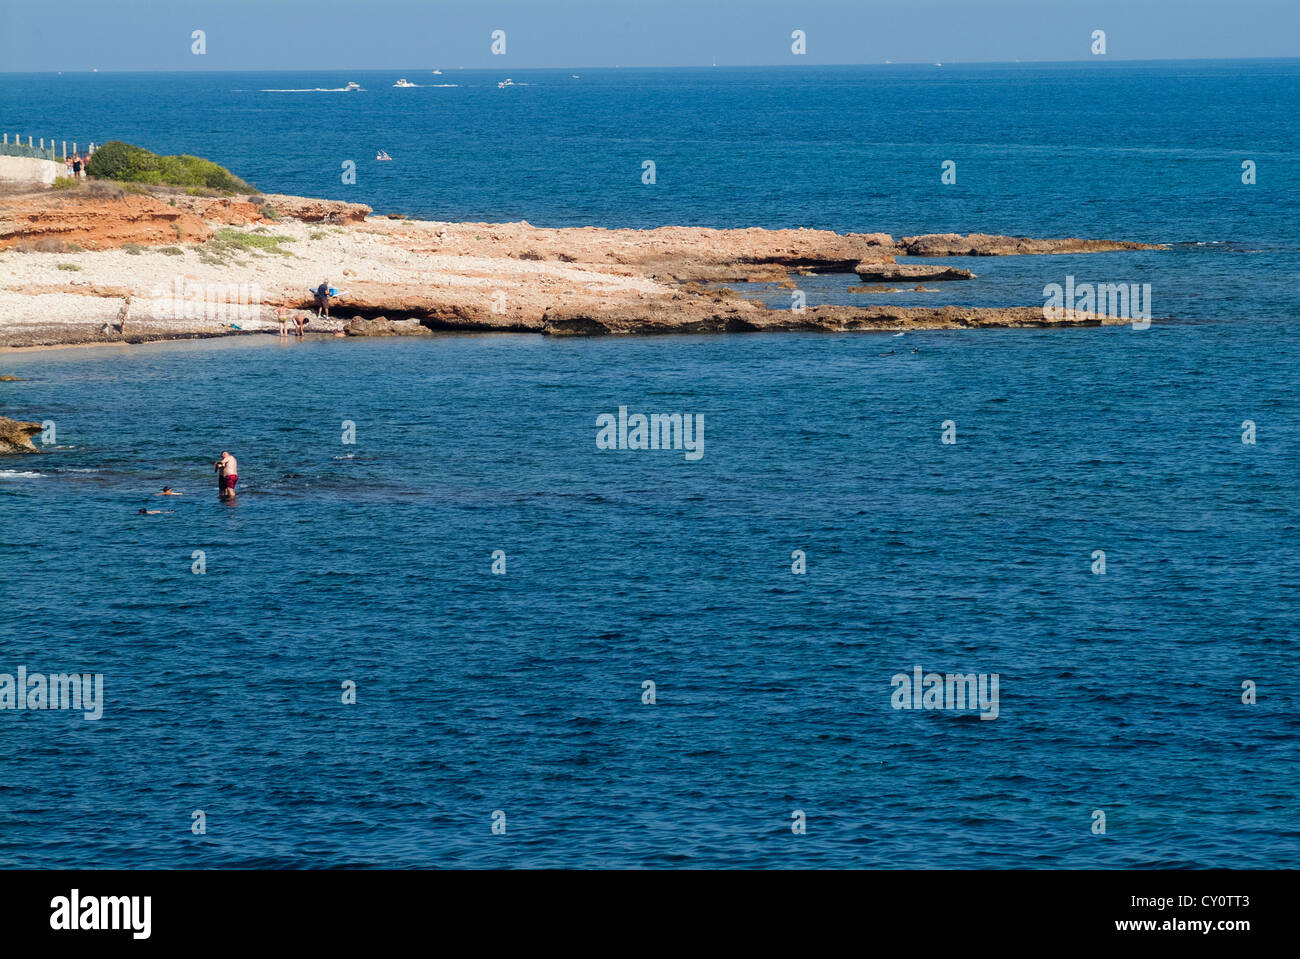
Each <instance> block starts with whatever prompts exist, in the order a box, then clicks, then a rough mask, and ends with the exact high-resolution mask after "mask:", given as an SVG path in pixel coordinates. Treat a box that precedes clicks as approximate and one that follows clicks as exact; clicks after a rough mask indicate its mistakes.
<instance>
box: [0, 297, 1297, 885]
mask: <svg viewBox="0 0 1300 959" xmlns="http://www.w3.org/2000/svg"><path fill="white" fill-rule="evenodd" d="M903 343H906V344H910V345H916V346H918V347H919V348H920V352H919V353H916V354H912V353H910V352H909V353H901V352H896V353H895V354H894V355H892V356H887V357H880V356H878V355H877V354H878V353H880V352H885V351H887V350H889V349H897V348H898V347H899V344H903ZM1297 345H1298V344H1297V338H1296V334H1295V332H1294V330H1290V329H1284V328H1279V327H1278V326H1277V325H1268V324H1263V323H1247V324H1242V323H1209V324H1182V325H1176V326H1159V325H1158V326H1155V327H1153V328H1152V329H1151V330H1148V331H1144V332H1137V331H1134V330H1132V329H1130V328H1128V327H1118V328H1104V329H1086V330H1065V331H1033V330H1024V331H967V332H960V331H959V332H943V333H932V334H920V335H913V334H909V335H908V336H906V337H903V338H895V337H892V336H889V335H888V334H871V335H853V336H814V335H750V336H720V337H709V338H689V337H686V338H678V337H663V338H645V339H639V338H633V339H623V340H614V339H594V340H552V339H546V338H541V337H527V336H480V337H473V336H459V337H456V336H446V337H435V338H431V339H428V340H420V341H401V342H395V341H386V342H378V341H376V342H356V341H343V342H340V341H331V340H327V341H318V342H311V341H309V342H305V343H290V344H288V345H285V346H281V345H278V344H276V343H275V342H274V340H270V341H269V342H268V338H263V337H252V338H241V339H234V340H226V341H217V342H201V343H193V344H159V345H154V346H145V347H132V348H129V349H126V350H117V349H98V348H96V349H82V350H67V351H52V352H46V353H42V354H36V355H28V356H15V355H13V354H10V355H6V356H4V357H2V358H0V367H3V368H4V370H5V371H6V372H10V371H13V372H20V373H21V374H23V375H29V376H31V377H33V378H32V380H30V381H29V382H26V383H17V384H14V383H11V384H5V388H6V390H8V391H10V392H9V393H8V394H7V396H6V400H7V402H6V406H8V402H9V401H8V397H14V396H21V403H22V406H23V407H24V408H26V409H31V410H40V411H41V414H40V415H41V416H42V418H48V419H52V420H54V421H55V423H56V430H57V441H58V443H59V444H61V445H64V446H67V447H70V448H68V449H61V450H58V451H54V452H49V453H46V454H44V455H41V456H40V457H29V458H25V459H23V460H21V461H19V462H20V466H19V467H16V468H20V469H22V470H23V471H24V472H32V471H34V472H37V473H39V475H38V476H35V477H33V476H16V475H12V474H10V475H5V476H3V478H0V511H3V515H4V517H5V522H4V523H3V524H2V525H0V540H2V542H0V546H2V552H0V573H2V574H3V577H4V581H5V583H6V586H7V595H8V598H9V610H8V614H7V616H6V617H5V620H4V622H3V624H2V625H0V637H2V638H3V649H4V654H5V655H4V663H3V665H0V670H3V671H9V672H13V671H15V670H16V668H17V666H18V665H20V664H26V665H28V667H29V670H31V671H37V670H45V671H62V670H72V669H76V670H85V671H91V672H102V673H103V674H104V682H105V698H106V706H105V711H104V717H103V718H102V719H101V720H99V721H97V722H96V721H86V720H84V719H81V718H79V717H75V716H72V715H69V714H67V713H56V712H50V711H47V712H32V711H28V712H22V713H18V712H6V713H0V721H3V722H4V723H5V724H6V727H7V729H8V731H7V732H6V733H5V738H6V742H7V743H8V744H10V748H8V749H6V750H5V754H4V757H3V759H0V766H3V775H2V776H0V784H2V785H0V860H3V861H4V862H6V863H7V864H10V865H21V866H35V865H45V866H50V865H81V866H109V865H126V866H151V865H156V866H164V865H169V866H235V865H282V866H310V865H340V864H369V865H412V866H415V865H457V864H458V865H471V866H502V865H512V866H542V865H605V866H631V865H648V866H655V865H670V864H674V863H683V864H685V863H689V864H691V865H697V866H776V867H785V866H908V867H911V866H948V867H956V866H1036V865H1055V866H1084V867H1092V866H1098V867H1101V866H1149V865H1188V866H1251V865H1288V866H1294V865H1296V864H1297V862H1298V859H1297V853H1296V850H1297V844H1296V838H1297V830H1296V822H1295V818H1294V812H1293V801H1294V795H1295V789H1296V786H1297V781H1296V778H1297V777H1296V769H1297V768H1298V767H1297V765H1296V760H1297V758H1298V757H1297V749H1296V733H1297V731H1298V729H1297V726H1298V724H1297V721H1296V719H1295V710H1294V705H1295V700H1294V695H1293V693H1292V691H1291V688H1290V686H1289V681H1288V678H1287V677H1288V676H1289V675H1290V672H1291V667H1292V666H1293V665H1294V661H1295V637H1296V627H1297V622H1296V612H1295V604H1294V595H1295V593H1294V591H1295V589H1296V588H1297V585H1298V583H1297V579H1298V577H1297V573H1296V570H1297V565H1296V559H1297V556H1296V545H1295V544H1296V535H1295V534H1296V525H1297V503H1300V479H1297V475H1298V474H1297V469H1296V467H1297V465H1300V463H1298V462H1297V454H1296V448H1295V445H1294V442H1293V437H1294V436H1295V435H1296V429H1297V426H1298V425H1300V424H1298V423H1297V417H1296V412H1295V406H1294V403H1293V402H1291V396H1292V395H1293V387H1294V370H1295V368H1296V365H1295V364H1296V359H1297V353H1298V352H1300V351H1298V350H1297ZM17 390H21V393H18V392H16V391H17ZM620 405H626V406H628V407H629V408H630V409H631V410H632V411H638V410H640V411H644V412H691V413H702V414H703V415H704V422H705V433H704V438H705V446H704V455H703V457H702V458H701V459H699V460H698V461H695V462H688V461H687V460H686V459H685V456H684V454H683V453H682V452H676V451H621V452H620V451H600V450H597V449H596V445H595V435H596V426H595V420H596V417H597V416H598V415H599V414H600V413H603V412H614V411H616V410H617V407H618V406H620ZM1247 418H1249V419H1253V420H1254V421H1256V423H1257V424H1258V443H1257V444H1256V445H1253V446H1251V445H1246V444H1243V443H1242V442H1241V438H1240V433H1241V431H1240V424H1241V422H1242V421H1243V419H1247ZM945 419H952V420H954V421H955V422H956V423H957V428H958V442H957V444H956V445H953V446H945V445H942V444H941V443H940V432H941V422H942V421H943V420H945ZM343 420H352V421H354V422H355V424H356V443H355V444H354V445H345V444H343V443H342V442H341V438H342V422H343ZM221 449H230V450H232V451H234V452H235V453H236V455H237V456H238V457H239V460H240V464H241V465H240V474H241V478H240V486H239V489H240V494H239V498H238V504H237V505H235V506H225V505H221V504H220V503H218V501H217V499H216V495H215V485H214V480H213V477H212V474H211V472H210V470H211V466H210V463H211V460H212V459H214V458H215V455H216V453H218V452H219V451H220V450H221ZM6 465H8V464H6ZM163 484H168V485H172V486H174V487H176V488H178V489H181V490H183V491H184V493H185V495H184V496H183V497H182V498H180V499H173V500H163V499H160V498H157V497H151V496H150V494H151V492H153V491H155V490H156V489H158V488H159V487H160V486H161V485H163ZM160 503H161V504H163V505H164V508H171V509H175V510H176V512H175V513H174V514H171V515H164V516H148V517H145V516H139V515H138V514H136V512H135V511H136V510H137V509H138V508H140V507H141V506H143V505H148V506H158V505H159V504H160ZM497 549H501V550H504V551H505V553H506V563H507V566H506V573H505V575H493V574H492V573H491V571H490V567H491V562H492V553H493V551H494V550H497ZM795 549H802V550H805V551H806V554H807V564H808V565H807V573H806V574H805V575H803V576H796V575H794V574H792V572H791V553H792V551H793V550H795ZM1095 549H1104V550H1105V551H1106V556H1107V571H1106V573H1105V575H1101V576H1098V575H1093V573H1092V572H1091V571H1090V566H1091V564H1092V559H1091V554H1092V552H1093V550H1095ZM195 550H202V551H204V553H205V554H206V572H205V573H204V574H202V575H196V574H194V573H193V572H191V566H192V563H193V558H192V556H193V552H194V551H195ZM917 664H920V665H922V666H924V667H925V669H926V670H936V671H939V672H997V673H999V674H1000V683H1001V685H1000V689H1001V692H1000V712H999V716H998V718H997V719H996V721H992V722H982V721H979V720H978V719H975V718H974V715H972V714H970V713H965V714H958V713H949V712H939V711H908V710H895V709H893V708H891V705H890V694H891V692H892V688H891V685H890V683H891V677H892V676H893V675H894V674H895V673H898V672H906V673H910V672H911V670H912V668H913V666H915V665H917ZM348 679H351V680H354V681H355V682H356V683H357V703H356V705H348V706H345V705H343V704H342V703H341V702H340V698H341V690H340V684H341V683H342V682H343V681H344V680H348ZM647 679H650V680H653V681H654V682H655V683H656V685H657V702H656V704H654V705H645V704H643V703H642V702H641V695H642V682H643V681H644V680H647ZM1244 679H1253V680H1254V681H1256V682H1257V683H1258V686H1259V689H1260V697H1259V702H1258V704H1257V705H1254V706H1243V705H1242V704H1241V702H1240V695H1241V682H1242V680H1244ZM197 809H202V810H204V811H205V812H206V814H207V817H208V819H207V823H208V831H207V834H206V835H205V836H202V837H196V836H193V835H192V834H191V833H190V831H189V827H190V821H191V819H190V817H191V813H192V812H193V811H194V810H197ZM795 809H803V810H804V811H805V812H806V814H807V816H808V822H809V828H808V834H807V835H806V836H802V837H795V836H793V835H792V834H791V831H790V828H789V824H790V822H791V819H790V816H791V813H792V811H793V810H795ZM1094 809H1103V810H1105V811H1106V813H1107V816H1108V833H1107V835H1106V836H1105V837H1097V836H1094V835H1092V834H1091V833H1090V828H1089V827H1090V825H1091V819H1090V816H1091V814H1092V811H1093V810H1094ZM494 810H502V811H504V812H505V813H506V816H507V832H506V834H505V835H504V836H495V835H493V834H492V832H491V829H490V826H491V820H490V816H491V814H492V812H493V811H494Z"/></svg>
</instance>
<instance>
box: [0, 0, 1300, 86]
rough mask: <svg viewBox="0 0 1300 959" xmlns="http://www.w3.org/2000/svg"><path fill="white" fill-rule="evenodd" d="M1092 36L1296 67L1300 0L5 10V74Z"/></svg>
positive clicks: (531, 62) (648, 58)
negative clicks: (1279, 60)
mask: <svg viewBox="0 0 1300 959" xmlns="http://www.w3.org/2000/svg"><path fill="white" fill-rule="evenodd" d="M196 29H201V30H204V31H206V34H207V53H206V55H204V56H195V55H193V54H192V53H191V51H190V45H191V39H190V34H191V31H193V30H196ZM495 29H502V30H505V31H506V42H507V46H506V55H505V56H493V55H492V54H491V53H490V50H489V46H490V42H491V40H490V34H491V32H492V31H493V30H495ZM795 29H801V30H804V31H805V32H806V34H807V54H806V56H803V57H796V56H794V55H792V54H791V51H790V44H791V40H790V34H791V31H793V30H795ZM1095 29H1102V30H1105V31H1106V39H1107V56H1108V57H1109V58H1110V59H1116V60H1147V59H1151V60H1159V59H1201V58H1208V59H1228V58H1238V57H1294V56H1300V0H0V70H5V71H51V70H89V69H91V68H92V67H97V68H99V69H100V70H258V69H262V70H265V69H297V70H310V69H321V70H336V69H353V70H364V69H402V68H411V69H415V68H417V67H428V68H433V67H443V68H447V67H457V66H465V67H470V68H474V67H502V68H526V67H589V66H590V67H595V66H615V65H622V66H629V67H630V66H707V65H709V64H711V63H717V64H719V65H725V66H736V65H756V64H802V63H810V64H832V63H880V62H882V61H884V60H893V61H894V62H898V63H902V62H922V63H930V62H933V61H935V60H939V61H943V62H973V61H985V62H988V61H1010V60H1017V59H1019V60H1026V61H1029V60H1092V59H1095V58H1094V57H1093V56H1092V55H1091V53H1090V51H1089V45H1090V42H1091V41H1090V35H1091V33H1092V31H1093V30H1095Z"/></svg>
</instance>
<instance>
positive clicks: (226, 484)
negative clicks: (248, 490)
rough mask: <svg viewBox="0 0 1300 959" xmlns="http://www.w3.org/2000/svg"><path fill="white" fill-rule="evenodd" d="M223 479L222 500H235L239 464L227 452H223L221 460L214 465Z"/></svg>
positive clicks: (221, 479) (220, 481)
mask: <svg viewBox="0 0 1300 959" xmlns="http://www.w3.org/2000/svg"><path fill="white" fill-rule="evenodd" d="M212 465H213V466H214V467H216V471H217V473H218V474H219V476H220V477H221V478H220V480H219V483H220V484H221V498H222V499H234V498H235V484H236V483H238V482H239V463H238V462H236V460H235V458H234V457H233V456H231V455H230V454H229V453H228V452H226V451H225V450H222V451H221V459H219V460H217V461H216V462H215V463H213V464H212Z"/></svg>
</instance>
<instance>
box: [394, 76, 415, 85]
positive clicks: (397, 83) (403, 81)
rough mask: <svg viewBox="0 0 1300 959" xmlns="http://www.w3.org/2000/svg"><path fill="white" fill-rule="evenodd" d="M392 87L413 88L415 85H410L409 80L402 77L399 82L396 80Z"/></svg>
mask: <svg viewBox="0 0 1300 959" xmlns="http://www.w3.org/2000/svg"><path fill="white" fill-rule="evenodd" d="M393 86H395V87H413V86H415V84H414V83H412V82H411V81H410V80H408V79H406V77H402V79H400V80H398V81H397V82H396V83H394V84H393Z"/></svg>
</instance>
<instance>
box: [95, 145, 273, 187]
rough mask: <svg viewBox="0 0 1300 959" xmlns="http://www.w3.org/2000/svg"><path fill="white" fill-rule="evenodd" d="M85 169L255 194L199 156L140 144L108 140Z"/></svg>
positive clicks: (130, 179) (136, 179)
mask: <svg viewBox="0 0 1300 959" xmlns="http://www.w3.org/2000/svg"><path fill="white" fill-rule="evenodd" d="M86 170H87V172H88V173H89V174H90V175H91V176H94V177H102V178H104V179H106V180H119V181H123V182H128V183H150V184H155V185H166V186H182V187H189V188H191V191H192V190H193V189H195V188H207V189H210V190H226V191H229V192H232V193H256V192H257V191H256V190H254V189H253V188H252V187H251V186H249V185H248V184H247V183H245V182H244V181H243V180H241V179H239V177H237V176H235V175H234V174H233V173H231V172H230V171H229V170H227V169H226V168H225V167H221V166H217V164H215V163H213V162H212V161H211V160H204V159H203V158H202V157H196V156H189V155H188V154H181V155H178V156H159V155H158V154H156V153H151V152H150V151H148V150H146V149H144V148H143V147H137V146H132V145H131V144H129V143H123V142H122V141H121V140H110V141H109V142H108V143H105V144H104V145H103V146H101V147H99V148H98V149H96V150H95V154H94V156H92V157H91V158H90V165H89V166H88V167H87V168H86Z"/></svg>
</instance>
